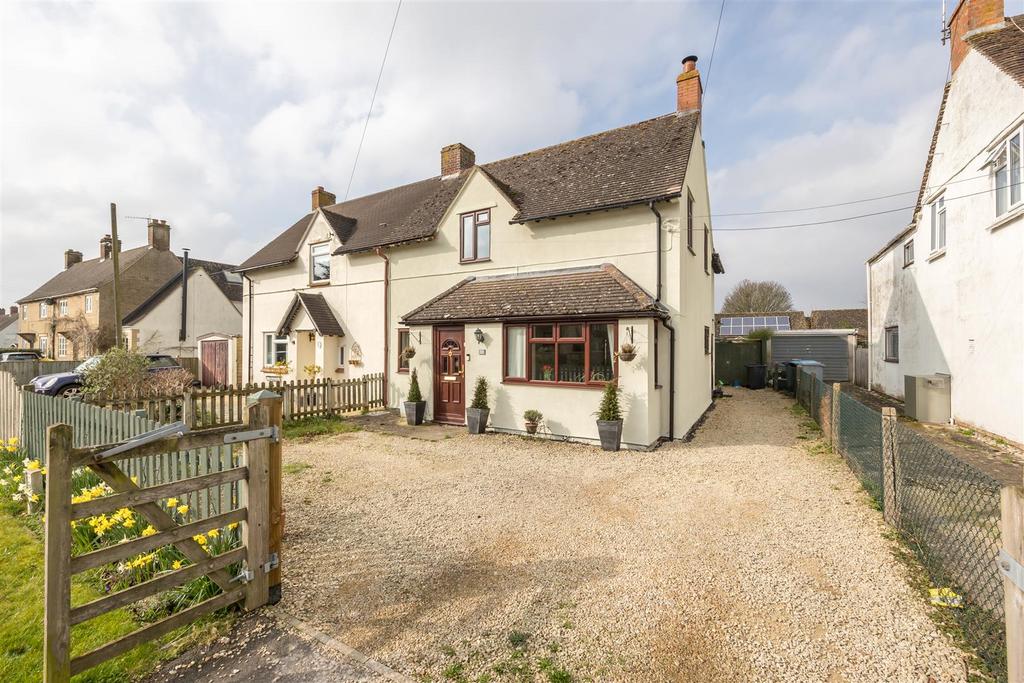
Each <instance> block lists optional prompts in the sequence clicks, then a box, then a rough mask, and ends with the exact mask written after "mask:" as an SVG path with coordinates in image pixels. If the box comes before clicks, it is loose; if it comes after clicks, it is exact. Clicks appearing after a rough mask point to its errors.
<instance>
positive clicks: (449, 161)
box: [441, 142, 476, 178]
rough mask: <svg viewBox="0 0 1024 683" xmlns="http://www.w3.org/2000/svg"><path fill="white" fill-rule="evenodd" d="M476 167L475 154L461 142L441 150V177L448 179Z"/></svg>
mask: <svg viewBox="0 0 1024 683" xmlns="http://www.w3.org/2000/svg"><path fill="white" fill-rule="evenodd" d="M475 165H476V153H475V152H474V151H473V150H471V149H470V148H469V147H466V146H465V145H464V144H462V143H461V142H456V143H455V144H453V145H448V146H447V147H442V148H441V177H442V178H449V177H451V176H456V175H458V174H460V173H462V172H463V171H466V170H469V169H471V168H473V166H475Z"/></svg>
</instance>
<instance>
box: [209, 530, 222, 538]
mask: <svg viewBox="0 0 1024 683" xmlns="http://www.w3.org/2000/svg"><path fill="white" fill-rule="evenodd" d="M206 535H207V536H209V537H210V538H217V537H218V536H220V532H219V531H217V530H216V529H210V530H209V531H208V532H207V533H206Z"/></svg>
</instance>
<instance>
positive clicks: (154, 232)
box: [149, 218, 171, 251]
mask: <svg viewBox="0 0 1024 683" xmlns="http://www.w3.org/2000/svg"><path fill="white" fill-rule="evenodd" d="M149 246H150V247H151V248H152V249H157V250H159V251H169V250H170V248H171V226H169V225H167V221H162V220H160V219H159V218H151V219H149Z"/></svg>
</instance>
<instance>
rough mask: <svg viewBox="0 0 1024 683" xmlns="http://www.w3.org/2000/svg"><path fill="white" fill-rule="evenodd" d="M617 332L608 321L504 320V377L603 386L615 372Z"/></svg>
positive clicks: (514, 380)
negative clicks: (521, 321)
mask: <svg viewBox="0 0 1024 683" xmlns="http://www.w3.org/2000/svg"><path fill="white" fill-rule="evenodd" d="M617 333H618V325H617V324H616V323H615V322H612V321H600V322H584V321H551V322H534V323H508V324H506V325H505V344H504V346H505V361H504V362H505V365H504V372H503V376H504V380H505V381H506V382H526V383H530V384H557V385H568V386H572V385H577V386H579V385H583V386H587V385H589V386H603V385H604V384H605V383H606V382H608V381H610V380H613V379H615V378H616V376H617V361H616V358H615V350H616V348H618V346H617V340H616V336H617Z"/></svg>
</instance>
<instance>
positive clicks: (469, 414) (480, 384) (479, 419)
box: [466, 377, 491, 434]
mask: <svg viewBox="0 0 1024 683" xmlns="http://www.w3.org/2000/svg"><path fill="white" fill-rule="evenodd" d="M490 414H491V408H490V406H488V405H487V378H486V377H478V378H477V380H476V389H474V391H473V402H472V403H470V404H469V407H468V408H466V427H467V428H468V429H469V433H470V434H483V433H484V430H485V429H487V418H488V417H489V416H490Z"/></svg>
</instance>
